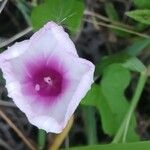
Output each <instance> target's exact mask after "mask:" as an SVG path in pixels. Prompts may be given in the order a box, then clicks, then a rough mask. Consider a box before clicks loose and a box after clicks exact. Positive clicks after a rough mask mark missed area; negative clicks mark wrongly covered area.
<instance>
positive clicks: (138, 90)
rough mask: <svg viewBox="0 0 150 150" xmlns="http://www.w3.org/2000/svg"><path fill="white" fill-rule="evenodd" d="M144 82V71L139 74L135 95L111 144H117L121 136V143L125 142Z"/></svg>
mask: <svg viewBox="0 0 150 150" xmlns="http://www.w3.org/2000/svg"><path fill="white" fill-rule="evenodd" d="M146 80H147V75H146V71H144V72H142V73H141V74H140V78H139V81H138V84H137V87H136V90H135V93H134V95H133V98H132V101H131V105H130V108H129V111H128V112H127V114H126V116H125V118H124V120H123V122H122V124H121V126H120V128H119V130H118V132H117V134H116V136H115V137H114V140H113V142H112V143H118V142H119V141H120V139H121V138H122V136H123V139H122V142H125V141H126V136H127V132H128V127H129V123H130V119H131V116H132V114H133V111H134V110H135V108H136V106H137V103H138V101H139V99H140V96H141V94H142V91H143V89H144V86H145V83H146Z"/></svg>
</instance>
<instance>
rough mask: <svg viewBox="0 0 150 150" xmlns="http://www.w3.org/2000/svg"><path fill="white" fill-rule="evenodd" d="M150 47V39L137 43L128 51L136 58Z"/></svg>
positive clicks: (128, 48)
mask: <svg viewBox="0 0 150 150" xmlns="http://www.w3.org/2000/svg"><path fill="white" fill-rule="evenodd" d="M146 47H150V38H148V39H142V40H138V41H135V42H134V43H133V44H132V45H131V46H129V47H127V48H126V49H125V50H124V51H126V52H127V53H128V54H129V55H132V56H136V55H139V54H140V53H141V51H142V50H143V49H145V48H146Z"/></svg>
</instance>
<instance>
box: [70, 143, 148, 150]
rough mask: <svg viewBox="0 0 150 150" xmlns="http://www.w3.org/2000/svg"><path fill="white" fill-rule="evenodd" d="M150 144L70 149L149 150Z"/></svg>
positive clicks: (72, 149) (75, 148)
mask: <svg viewBox="0 0 150 150" xmlns="http://www.w3.org/2000/svg"><path fill="white" fill-rule="evenodd" d="M149 148H150V142H136V143H124V144H105V145H92V146H83V147H74V148H69V150H149Z"/></svg>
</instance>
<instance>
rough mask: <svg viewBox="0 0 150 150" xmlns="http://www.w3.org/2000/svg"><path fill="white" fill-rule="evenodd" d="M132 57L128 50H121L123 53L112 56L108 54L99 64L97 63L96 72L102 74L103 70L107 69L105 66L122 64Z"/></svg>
mask: <svg viewBox="0 0 150 150" xmlns="http://www.w3.org/2000/svg"><path fill="white" fill-rule="evenodd" d="M130 58H131V56H130V55H129V54H128V53H126V52H121V53H118V54H114V55H111V56H106V57H104V58H103V59H102V61H101V62H100V63H99V64H97V66H96V72H97V73H99V74H102V72H103V71H104V70H105V68H107V66H109V65H111V64H113V63H119V64H122V63H124V62H126V61H127V60H128V59H130Z"/></svg>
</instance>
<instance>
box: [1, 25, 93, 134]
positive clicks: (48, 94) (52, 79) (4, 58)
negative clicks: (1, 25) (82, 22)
mask: <svg viewBox="0 0 150 150" xmlns="http://www.w3.org/2000/svg"><path fill="white" fill-rule="evenodd" d="M0 67H1V69H2V71H3V76H4V78H5V79H6V88H7V90H8V95H9V97H11V98H12V99H13V101H14V102H15V104H16V105H17V106H18V107H19V108H20V109H21V110H22V111H23V112H24V113H25V114H26V116H27V118H28V120H29V121H30V123H32V124H33V125H35V126H37V127H38V128H41V129H44V130H46V131H47V132H54V133H60V132H61V131H62V130H63V128H64V127H65V126H66V124H67V122H68V120H69V118H70V117H71V116H72V114H73V113H74V111H75V109H76V108H77V106H78V104H79V103H80V101H81V99H82V98H83V97H84V96H85V94H86V93H87V91H88V90H89V89H90V87H91V84H92V83H93V73H94V65H93V64H92V63H91V62H89V61H88V60H85V59H82V58H79V57H78V54H77V52H76V49H75V46H74V44H73V42H72V41H71V40H70V38H69V36H68V34H67V33H66V32H64V30H63V28H62V27H61V26H58V25H57V24H55V23H54V22H49V23H47V24H46V25H45V26H44V27H43V28H42V29H40V30H39V31H38V32H36V33H35V34H34V35H33V36H32V37H31V38H30V39H29V40H25V41H23V42H19V43H16V44H14V45H13V46H11V47H9V48H8V50H6V51H4V52H3V53H2V54H0Z"/></svg>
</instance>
